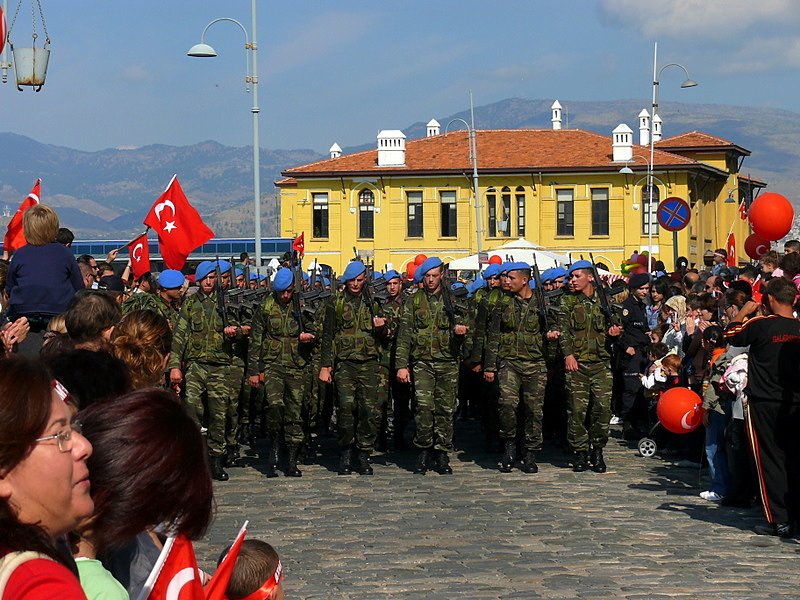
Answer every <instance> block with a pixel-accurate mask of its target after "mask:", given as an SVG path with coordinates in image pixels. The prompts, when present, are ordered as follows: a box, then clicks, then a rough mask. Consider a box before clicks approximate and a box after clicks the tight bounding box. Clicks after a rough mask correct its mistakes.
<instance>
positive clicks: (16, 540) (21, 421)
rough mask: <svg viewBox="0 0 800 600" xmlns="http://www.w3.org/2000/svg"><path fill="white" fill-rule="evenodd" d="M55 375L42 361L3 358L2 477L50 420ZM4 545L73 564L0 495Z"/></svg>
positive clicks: (0, 375) (0, 538)
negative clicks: (19, 518)
mask: <svg viewBox="0 0 800 600" xmlns="http://www.w3.org/2000/svg"><path fill="white" fill-rule="evenodd" d="M52 390H53V377H52V375H51V374H50V372H49V371H48V370H47V368H46V367H45V366H44V365H43V364H42V363H41V362H39V361H35V360H32V359H28V358H22V357H17V356H15V357H12V358H7V359H3V360H0V476H3V477H4V476H6V475H7V474H8V473H9V472H11V471H13V470H14V468H15V467H16V466H17V465H19V463H20V462H22V461H23V460H24V459H25V458H26V457H27V456H28V455H29V454H30V452H31V450H32V449H33V446H34V444H35V440H36V438H38V437H41V435H42V433H43V432H44V430H45V429H46V428H47V424H48V421H49V420H50V411H51V408H52V405H53V400H52V398H53V397H52ZM0 546H4V547H6V548H8V549H9V550H11V551H18V550H35V551H37V552H41V553H42V554H45V555H47V556H49V557H50V558H52V559H54V560H56V561H58V562H60V563H61V564H63V565H65V566H67V567H70V564H71V559H70V558H69V557H67V556H65V554H64V551H63V550H61V549H59V547H58V546H57V545H56V543H55V541H54V540H53V539H52V538H51V537H50V535H49V534H48V533H47V532H46V531H45V530H44V529H42V528H41V527H40V526H39V525H37V524H35V523H21V522H20V521H19V520H18V519H17V513H16V512H15V511H14V509H13V508H12V506H11V502H10V500H9V499H8V498H0Z"/></svg>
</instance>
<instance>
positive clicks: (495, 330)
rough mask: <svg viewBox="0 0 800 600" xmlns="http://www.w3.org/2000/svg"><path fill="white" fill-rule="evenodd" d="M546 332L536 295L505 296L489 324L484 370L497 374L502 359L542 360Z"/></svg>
mask: <svg viewBox="0 0 800 600" xmlns="http://www.w3.org/2000/svg"><path fill="white" fill-rule="evenodd" d="M544 333H545V332H544V331H542V319H541V316H540V314H539V304H538V302H537V301H536V296H535V295H531V297H530V298H527V299H524V298H520V297H519V296H517V295H516V294H515V295H513V296H511V295H507V296H504V297H503V298H502V300H500V302H499V303H498V305H497V308H496V310H495V311H494V312H493V316H492V321H491V323H490V325H489V332H488V335H487V337H486V358H485V361H484V369H485V370H487V371H497V370H498V367H499V366H500V361H501V360H542V359H543V358H544V352H543V349H544Z"/></svg>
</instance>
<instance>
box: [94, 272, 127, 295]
mask: <svg viewBox="0 0 800 600" xmlns="http://www.w3.org/2000/svg"><path fill="white" fill-rule="evenodd" d="M98 287H99V288H100V289H101V290H108V291H109V292H124V291H125V284H124V283H123V282H122V278H121V277H120V276H119V275H103V276H102V277H101V278H100V284H99V286H98Z"/></svg>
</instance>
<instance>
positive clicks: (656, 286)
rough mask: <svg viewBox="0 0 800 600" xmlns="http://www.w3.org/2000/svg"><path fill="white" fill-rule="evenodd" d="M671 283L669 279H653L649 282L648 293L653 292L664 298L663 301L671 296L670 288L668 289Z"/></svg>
mask: <svg viewBox="0 0 800 600" xmlns="http://www.w3.org/2000/svg"><path fill="white" fill-rule="evenodd" d="M671 283H672V282H671V281H670V279H669V277H659V278H657V279H654V280H653V281H651V282H650V291H651V292H652V291H653V290H655V291H656V292H658V293H659V294H661V295H662V296H664V300H666V299H667V298H669V297H670V296H672V288H671V287H670V285H671Z"/></svg>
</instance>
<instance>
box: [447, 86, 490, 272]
mask: <svg viewBox="0 0 800 600" xmlns="http://www.w3.org/2000/svg"><path fill="white" fill-rule="evenodd" d="M469 105H470V106H469V108H470V113H471V114H472V125H470V124H469V123H467V122H466V121H465V120H464V119H460V118H455V119H452V120H451V121H450V122H449V123H448V124H447V127H445V131H444V132H445V133H447V132H448V130H449V129H450V125H452V124H453V123H455V122H456V121H460V122H461V123H463V124H464V127H466V128H467V131H468V132H469V159H470V162H471V163H472V188H473V194H472V195H473V197H474V198H475V229H476V238H475V249H476V250H477V252H478V254H480V253H481V252H482V251H483V242H482V240H481V234H482V233H483V231H482V230H481V208H482V206H481V204H480V201H479V198H480V194H479V193H478V144H477V141H476V139H475V114H474V113H473V111H472V92H470V95H469ZM478 260H480V258H478Z"/></svg>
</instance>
